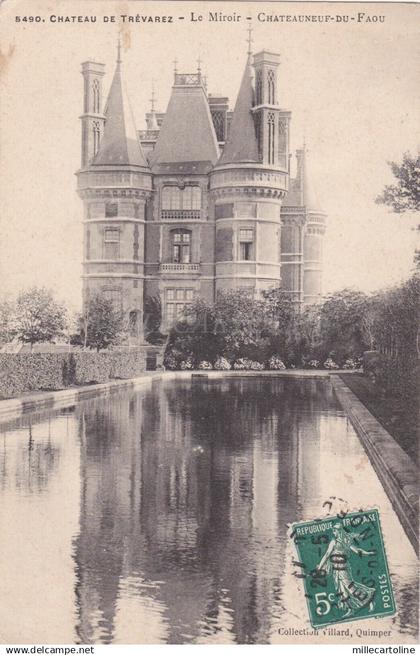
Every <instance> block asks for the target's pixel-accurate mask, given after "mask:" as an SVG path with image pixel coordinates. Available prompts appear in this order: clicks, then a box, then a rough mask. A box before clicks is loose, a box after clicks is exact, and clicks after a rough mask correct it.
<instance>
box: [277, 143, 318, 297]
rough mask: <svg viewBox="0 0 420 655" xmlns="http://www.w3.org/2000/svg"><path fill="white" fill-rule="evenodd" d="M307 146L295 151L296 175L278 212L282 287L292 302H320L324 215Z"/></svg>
mask: <svg viewBox="0 0 420 655" xmlns="http://www.w3.org/2000/svg"><path fill="white" fill-rule="evenodd" d="M308 159H309V158H308V154H307V150H306V147H305V146H304V147H303V148H302V149H299V150H297V151H296V160H297V174H296V177H295V178H294V179H292V180H291V181H290V190H289V193H288V194H287V197H286V199H285V201H284V203H283V207H282V211H281V222H282V236H281V275H282V287H283V288H284V289H285V290H286V291H288V292H289V293H291V295H292V298H293V300H294V301H295V302H296V303H297V304H298V305H299V306H300V307H302V306H303V304H311V303H315V302H319V301H320V299H321V293H322V246H323V237H324V234H325V222H326V214H325V212H324V211H323V210H322V209H321V208H320V204H319V202H318V199H317V196H316V193H315V191H314V189H313V186H312V180H311V175H310V170H309V161H308Z"/></svg>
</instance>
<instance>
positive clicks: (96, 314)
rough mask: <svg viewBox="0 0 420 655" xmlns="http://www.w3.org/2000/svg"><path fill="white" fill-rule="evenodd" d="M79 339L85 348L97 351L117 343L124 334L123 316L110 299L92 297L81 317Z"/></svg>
mask: <svg viewBox="0 0 420 655" xmlns="http://www.w3.org/2000/svg"><path fill="white" fill-rule="evenodd" d="M80 332H81V337H82V340H83V343H84V345H85V347H86V346H87V347H89V348H96V350H97V351H98V352H99V350H101V349H104V348H108V346H111V345H114V344H116V343H118V342H119V341H120V339H121V337H122V334H123V332H124V315H123V312H122V311H120V310H117V309H115V307H114V303H113V302H112V300H111V299H109V298H106V297H105V296H102V295H100V294H98V295H96V296H93V297H92V298H91V299H90V301H89V303H88V304H87V307H86V310H85V312H84V313H83V315H82V316H81V328H80Z"/></svg>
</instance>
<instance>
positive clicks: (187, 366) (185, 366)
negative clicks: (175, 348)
mask: <svg viewBox="0 0 420 655" xmlns="http://www.w3.org/2000/svg"><path fill="white" fill-rule="evenodd" d="M192 368H194V365H193V360H192V358H191V357H187V359H184V360H182V362H181V363H180V369H181V371H190V370H191V369H192Z"/></svg>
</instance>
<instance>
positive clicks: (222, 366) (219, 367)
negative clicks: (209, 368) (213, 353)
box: [214, 357, 230, 371]
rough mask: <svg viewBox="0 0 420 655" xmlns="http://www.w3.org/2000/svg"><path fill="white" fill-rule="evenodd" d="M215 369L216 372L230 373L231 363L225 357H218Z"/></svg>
mask: <svg viewBox="0 0 420 655" xmlns="http://www.w3.org/2000/svg"><path fill="white" fill-rule="evenodd" d="M214 368H215V370H216V371H229V370H230V362H229V361H228V360H227V359H225V357H218V358H217V359H216V361H215V363H214Z"/></svg>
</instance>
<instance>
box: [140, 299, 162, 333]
mask: <svg viewBox="0 0 420 655" xmlns="http://www.w3.org/2000/svg"><path fill="white" fill-rule="evenodd" d="M161 324H162V301H161V299H160V296H159V294H156V295H154V296H146V297H145V299H144V314H143V327H144V333H145V337H146V339H147V341H148V342H149V343H153V344H154V343H159V342H161V341H162V339H164V336H163V335H162V333H161V331H160V326H161Z"/></svg>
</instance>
